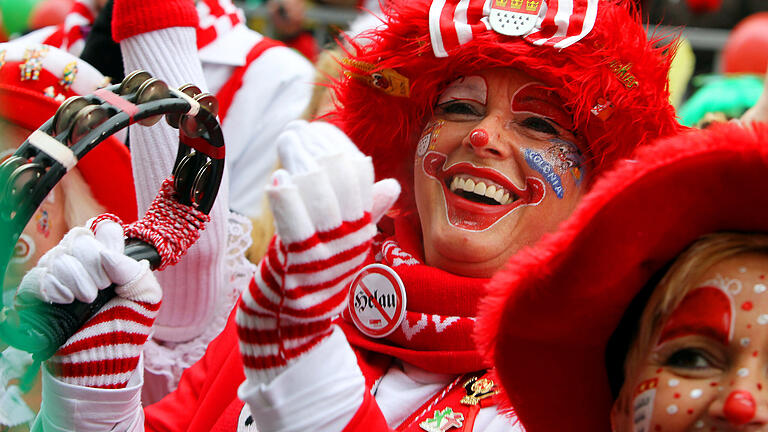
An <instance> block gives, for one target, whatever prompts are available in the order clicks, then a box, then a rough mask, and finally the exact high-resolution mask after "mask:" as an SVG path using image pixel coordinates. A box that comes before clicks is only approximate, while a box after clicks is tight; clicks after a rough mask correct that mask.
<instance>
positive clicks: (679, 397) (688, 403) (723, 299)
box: [613, 254, 768, 432]
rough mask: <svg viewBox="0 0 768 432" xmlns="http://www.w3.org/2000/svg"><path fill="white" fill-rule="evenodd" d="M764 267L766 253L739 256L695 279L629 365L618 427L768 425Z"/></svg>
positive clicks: (678, 429) (625, 431)
mask: <svg viewBox="0 0 768 432" xmlns="http://www.w3.org/2000/svg"><path fill="white" fill-rule="evenodd" d="M766 272H768V255H761V254H749V255H739V256H736V257H733V258H729V259H726V260H723V261H721V262H719V263H716V264H715V265H713V266H712V267H711V268H710V269H708V270H707V271H706V272H705V273H704V274H703V275H702V277H700V278H699V280H697V281H694V283H693V284H692V286H693V287H694V288H691V289H689V291H688V292H687V293H686V294H685V295H684V296H683V299H682V300H681V301H680V303H679V304H678V305H677V306H675V308H674V309H673V310H672V312H671V313H669V316H668V317H667V318H666V319H665V320H664V322H663V323H662V324H661V325H660V326H659V330H658V336H657V337H656V339H655V341H654V343H653V346H650V347H641V348H640V349H641V353H643V354H641V358H642V360H641V361H640V364H638V365H636V367H635V368H634V369H633V370H628V371H627V377H626V381H625V385H632V386H634V387H633V388H634V391H633V392H632V396H631V397H632V400H631V404H630V410H629V412H627V413H626V414H621V413H616V412H614V417H613V423H614V425H615V431H616V432H630V431H640V430H643V431H665V432H684V431H685V432H690V431H766V430H768V390H767V389H766V379H768V290H767V289H766V286H765V280H764V278H763V279H761V278H760V276H764V275H765V274H766ZM745 305H749V306H746V307H745ZM642 325H647V323H643V324H642ZM650 380H656V385H655V387H654V388H655V392H653V395H652V396H653V397H652V398H650V397H649V396H650V393H648V392H647V390H648V386H647V385H646V386H645V387H643V385H644V383H648V382H649V381H650ZM641 390H642V391H641ZM643 391H645V393H643ZM641 395H643V396H641ZM649 405H652V406H651V407H649Z"/></svg>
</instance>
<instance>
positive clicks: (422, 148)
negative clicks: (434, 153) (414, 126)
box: [416, 120, 445, 163]
mask: <svg viewBox="0 0 768 432" xmlns="http://www.w3.org/2000/svg"><path fill="white" fill-rule="evenodd" d="M443 125H445V120H435V121H431V122H429V123H427V126H426V127H424V132H422V133H421V138H420V139H419V143H418V145H417V146H416V157H417V158H423V157H424V155H425V154H427V151H429V150H432V149H434V148H435V143H436V142H437V137H438V136H439V135H440V129H441V128H442V127H443ZM417 163H418V162H417Z"/></svg>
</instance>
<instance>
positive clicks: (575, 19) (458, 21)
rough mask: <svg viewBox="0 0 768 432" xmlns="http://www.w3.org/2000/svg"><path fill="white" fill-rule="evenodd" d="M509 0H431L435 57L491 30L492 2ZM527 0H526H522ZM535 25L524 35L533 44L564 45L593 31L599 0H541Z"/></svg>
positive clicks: (431, 34) (430, 24) (430, 14)
mask: <svg viewBox="0 0 768 432" xmlns="http://www.w3.org/2000/svg"><path fill="white" fill-rule="evenodd" d="M495 1H498V2H501V3H504V2H505V1H509V0H434V1H433V2H432V5H431V6H430V9H429V33H430V38H431V41H432V49H433V51H434V53H435V56H436V57H447V56H448V55H450V53H451V51H453V50H455V49H456V48H458V47H459V46H461V45H463V44H465V43H467V42H469V41H471V40H472V39H473V38H474V37H475V36H477V35H478V34H480V33H482V32H486V31H491V24H490V23H489V20H488V16H489V14H490V12H491V8H492V2H495ZM525 1H527V0H525ZM541 1H542V2H543V4H542V5H541V10H540V11H539V15H538V18H537V22H536V25H535V26H534V27H533V29H532V30H531V31H530V32H529V33H527V34H525V35H524V36H523V37H524V38H525V40H527V41H528V42H530V43H532V44H534V45H547V46H552V47H555V48H560V49H562V48H567V47H569V46H571V45H573V44H574V43H576V42H578V41H579V40H581V39H582V38H583V37H584V36H586V35H587V34H589V32H590V31H592V28H593V27H594V25H595V20H596V18H597V8H598V2H599V0H541Z"/></svg>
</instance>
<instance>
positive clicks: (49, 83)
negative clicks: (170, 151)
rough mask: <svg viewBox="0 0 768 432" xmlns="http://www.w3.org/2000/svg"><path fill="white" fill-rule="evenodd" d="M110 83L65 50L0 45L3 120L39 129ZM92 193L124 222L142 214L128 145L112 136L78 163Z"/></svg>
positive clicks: (35, 45)
mask: <svg viewBox="0 0 768 432" xmlns="http://www.w3.org/2000/svg"><path fill="white" fill-rule="evenodd" d="M105 84H107V81H106V80H105V78H104V76H103V75H102V74H101V73H99V72H98V71H97V70H96V69H95V68H93V66H91V65H89V64H88V63H86V62H84V61H82V60H80V59H79V58H77V57H75V56H73V55H71V54H69V53H67V52H66V51H63V50H60V49H57V48H54V47H50V46H46V45H37V44H27V43H21V42H9V43H4V44H0V118H2V119H5V120H7V121H9V122H11V123H14V124H16V125H18V126H21V127H23V128H25V129H28V130H30V131H34V130H35V129H37V128H39V127H40V126H42V125H43V123H45V122H46V121H47V120H48V119H49V118H51V117H53V115H54V114H55V113H56V110H57V109H58V108H59V106H60V105H61V103H62V102H63V101H64V100H65V99H66V98H68V97H72V96H79V95H86V94H89V93H92V92H94V91H96V90H97V89H98V88H100V87H103V86H104V85H105ZM77 169H78V170H79V171H80V174H82V176H83V178H84V179H85V182H86V183H87V184H88V187H89V188H90V190H91V192H92V193H93V197H94V198H95V199H96V201H98V203H99V204H101V205H102V206H104V207H105V209H106V211H108V212H110V213H114V214H116V215H118V216H119V217H120V218H121V219H122V220H123V221H124V222H126V223H127V222H131V221H135V220H136V219H137V216H138V214H137V213H138V210H137V206H136V194H135V191H134V185H133V173H132V171H131V156H130V153H129V151H128V148H127V147H126V146H125V145H124V144H123V143H122V142H120V141H119V140H117V139H116V138H114V137H110V138H108V139H107V140H105V141H103V142H102V143H101V144H99V145H98V146H97V147H96V148H95V149H93V150H91V151H90V152H88V154H87V155H85V157H83V158H82V160H80V161H78V163H77Z"/></svg>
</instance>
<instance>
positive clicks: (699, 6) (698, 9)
mask: <svg viewBox="0 0 768 432" xmlns="http://www.w3.org/2000/svg"><path fill="white" fill-rule="evenodd" d="M722 3H723V1H722V0H688V9H690V10H691V11H692V12H693V13H699V14H702V13H712V12H717V11H719V10H720V5H721V4H722Z"/></svg>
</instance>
